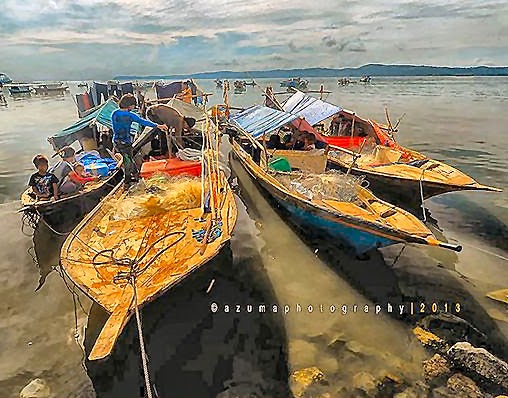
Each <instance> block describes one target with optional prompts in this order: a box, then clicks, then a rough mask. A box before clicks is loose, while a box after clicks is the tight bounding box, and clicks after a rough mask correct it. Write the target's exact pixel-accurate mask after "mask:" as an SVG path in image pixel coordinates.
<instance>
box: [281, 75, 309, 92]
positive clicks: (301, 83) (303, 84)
mask: <svg viewBox="0 0 508 398" xmlns="http://www.w3.org/2000/svg"><path fill="white" fill-rule="evenodd" d="M308 85H309V81H308V80H305V79H301V78H299V77H292V78H290V79H286V80H283V81H281V82H280V86H281V87H287V88H288V89H289V88H290V89H297V90H306V89H307V86H308Z"/></svg>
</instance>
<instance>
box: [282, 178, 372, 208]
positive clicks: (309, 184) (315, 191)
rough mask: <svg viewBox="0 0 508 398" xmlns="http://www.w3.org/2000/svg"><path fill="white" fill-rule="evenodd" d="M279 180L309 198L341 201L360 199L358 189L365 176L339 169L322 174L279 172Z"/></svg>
mask: <svg viewBox="0 0 508 398" xmlns="http://www.w3.org/2000/svg"><path fill="white" fill-rule="evenodd" d="M276 178H277V180H278V181H279V182H280V183H281V184H282V185H284V186H285V187H286V188H288V189H289V190H291V191H293V192H298V193H299V194H301V195H304V196H305V197H306V198H307V199H309V200H313V199H314V200H322V199H334V200H338V201H339V202H356V201H358V196H357V190H358V187H359V186H360V185H361V184H362V183H363V180H364V177H363V176H354V175H346V174H344V173H342V172H340V171H338V170H329V171H327V172H325V173H322V174H309V173H298V172H292V173H277V175H276Z"/></svg>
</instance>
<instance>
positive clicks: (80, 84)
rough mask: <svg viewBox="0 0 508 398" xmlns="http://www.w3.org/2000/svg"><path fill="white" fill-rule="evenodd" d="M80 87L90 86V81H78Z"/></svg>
mask: <svg viewBox="0 0 508 398" xmlns="http://www.w3.org/2000/svg"><path fill="white" fill-rule="evenodd" d="M78 87H86V88H88V83H87V82H80V83H78Z"/></svg>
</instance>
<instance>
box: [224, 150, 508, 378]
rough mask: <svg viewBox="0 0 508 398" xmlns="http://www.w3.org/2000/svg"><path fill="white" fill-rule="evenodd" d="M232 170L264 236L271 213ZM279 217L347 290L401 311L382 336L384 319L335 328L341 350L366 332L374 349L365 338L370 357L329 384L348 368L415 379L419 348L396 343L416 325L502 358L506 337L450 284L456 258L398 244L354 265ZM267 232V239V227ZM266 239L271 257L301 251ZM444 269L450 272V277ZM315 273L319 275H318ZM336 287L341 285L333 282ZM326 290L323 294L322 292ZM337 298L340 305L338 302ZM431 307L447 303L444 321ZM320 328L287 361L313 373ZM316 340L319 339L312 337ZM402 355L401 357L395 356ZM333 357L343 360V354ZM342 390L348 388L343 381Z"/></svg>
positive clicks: (294, 264)
mask: <svg viewBox="0 0 508 398" xmlns="http://www.w3.org/2000/svg"><path fill="white" fill-rule="evenodd" d="M232 166H233V167H232V168H233V170H234V171H235V173H236V174H237V175H238V178H239V181H240V183H241V188H242V197H243V198H244V200H246V203H247V206H248V208H249V210H250V211H249V213H250V215H251V217H253V218H256V219H259V222H262V223H263V229H266V230H268V229H269V227H268V225H270V224H274V222H275V220H274V214H275V213H273V214H272V215H269V212H267V210H266V209H264V206H265V204H264V203H263V199H261V198H262V197H261V195H260V194H259V191H258V193H256V191H257V188H256V187H254V186H253V184H252V182H251V181H250V177H249V176H248V175H247V174H246V173H245V171H243V169H241V166H240V165H239V163H238V162H237V161H234V160H233V163H232ZM250 197H252V198H250ZM268 201H269V200H268ZM267 204H268V203H267ZM272 205H273V203H272ZM281 215H282V217H283V218H285V219H286V222H288V224H289V226H290V227H291V228H292V229H293V231H295V232H297V234H298V236H299V237H300V238H301V239H302V240H303V241H304V242H305V244H306V245H307V246H308V247H309V248H310V250H311V251H312V252H313V253H316V255H317V257H318V258H319V259H321V260H322V261H323V264H326V265H327V266H328V267H330V269H332V270H333V271H334V272H336V274H337V275H338V276H339V277H340V278H341V279H342V280H345V281H347V283H348V285H349V286H352V287H353V289H355V290H356V291H357V292H359V293H360V294H361V295H362V296H364V297H365V298H367V299H368V300H370V301H371V302H372V303H379V304H381V305H383V306H384V307H385V306H386V303H391V304H392V306H393V307H396V306H397V305H398V304H406V311H405V313H404V314H402V315H400V314H398V313H397V312H396V311H395V312H392V313H390V314H389V315H390V317H391V318H394V319H396V320H403V321H405V323H406V325H407V326H404V325H403V324H401V323H398V324H392V323H390V328H391V330H390V331H387V330H386V329H384V330H383V321H382V320H384V319H383V317H378V318H377V320H374V322H372V321H373V320H372V318H371V319H366V320H363V321H362V322H358V321H357V320H355V322H353V323H354V324H353V325H351V324H349V325H347V324H345V323H341V326H342V328H341V329H339V333H344V334H345V336H342V337H340V341H343V342H344V344H347V343H346V341H349V342H351V341H353V342H355V341H357V340H359V341H361V340H360V339H361V338H362V337H363V334H367V333H368V332H366V329H367V330H369V332H370V333H369V334H370V335H371V336H372V338H373V339H376V340H377V342H375V343H373V342H372V341H369V340H367V341H365V339H364V340H363V343H364V344H365V346H366V347H365V348H364V351H367V352H369V354H368V355H367V358H365V357H364V358H362V360H361V361H360V362H356V363H354V362H353V363H351V364H349V366H348V371H347V372H344V370H342V369H341V372H340V374H338V375H337V380H335V381H334V382H337V381H339V380H340V379H346V380H347V374H348V373H351V372H352V373H354V372H355V368H356V372H358V371H361V370H364V369H370V370H371V371H372V373H373V374H376V372H378V373H379V372H383V370H384V371H385V372H386V369H393V370H394V371H395V372H399V374H403V375H404V376H405V377H407V378H408V379H409V380H415V378H416V379H417V378H418V377H419V372H420V370H419V369H418V366H417V365H418V363H419V361H418V360H417V359H416V358H418V357H420V356H421V355H422V353H421V351H420V350H421V347H420V346H418V345H417V346H415V345H414V344H413V343H412V338H411V337H409V336H405V337H403V336H404V331H403V330H401V329H405V330H407V331H408V332H409V328H413V327H414V326H415V325H416V324H417V323H419V322H423V323H424V324H425V325H427V326H428V327H430V328H431V330H433V331H434V332H436V333H437V334H438V335H441V336H443V337H446V338H447V340H448V341H450V342H452V343H453V342H455V341H470V342H471V343H472V344H474V345H476V346H481V347H485V348H487V349H489V350H491V351H492V352H494V353H496V354H498V355H499V356H501V357H503V358H507V356H508V350H507V347H508V346H507V344H506V343H507V336H505V335H503V333H502V332H501V331H500V329H499V327H498V325H497V324H496V323H495V322H494V321H493V319H492V318H491V317H490V315H489V314H488V313H487V311H486V310H485V308H484V307H483V306H482V304H481V303H479V302H478V300H477V299H476V298H475V297H474V296H473V294H472V293H471V291H469V290H468V289H467V288H466V287H465V286H464V283H463V281H462V280H461V279H460V278H457V273H456V272H455V264H457V263H458V256H457V253H455V252H450V251H446V250H443V249H440V248H431V247H418V246H416V245H409V246H407V247H406V248H405V249H404V250H401V249H403V246H402V245H398V246H394V247H393V248H386V249H384V250H382V251H373V252H371V253H369V257H368V258H367V259H363V260H359V259H355V258H354V257H352V256H351V255H350V254H349V253H347V252H344V251H343V250H342V249H341V248H340V247H339V246H338V245H337V243H336V242H335V241H333V240H331V239H330V238H328V237H327V236H323V235H316V234H315V233H314V232H313V231H308V230H302V229H300V228H298V227H296V226H295V225H293V224H291V223H290V220H288V219H287V217H285V215H284V214H282V213H281ZM275 217H276V216H275ZM270 230H271V231H272V232H273V227H272V228H270ZM269 236H270V240H269V241H267V246H266V247H265V250H267V251H270V253H273V252H275V251H277V248H276V246H278V245H280V246H282V247H284V248H287V247H291V248H292V249H291V251H292V252H293V251H298V252H299V251H300V250H298V249H297V247H296V245H297V243H296V242H290V241H289V240H290V239H288V238H287V237H286V236H284V238H282V236H281V235H278V234H274V233H270V234H269ZM279 252H280V250H279ZM283 255H284V257H285V260H287V262H289V263H290V264H291V268H292V269H293V272H294V273H298V272H303V270H302V269H300V268H299V264H298V263H299V262H300V263H301V262H302V260H300V259H298V260H296V259H294V256H292V255H291V253H288V252H287V251H285V252H284V254H283ZM385 258H386V260H385ZM292 259H293V260H294V261H292ZM442 264H445V265H446V267H444V266H442ZM316 265H317V264H316ZM302 266H306V267H308V268H311V269H312V268H314V267H315V266H314V265H313V264H312V263H306V264H302ZM447 268H448V269H447ZM450 269H451V270H453V272H450V271H449V270H450ZM319 272H320V273H323V274H326V272H325V271H324V270H322V269H321V270H320V271H319ZM294 273H293V274H291V278H290V277H289V276H287V278H286V279H287V283H291V284H292V285H294V284H295V279H296V277H295V275H294ZM290 279H291V282H290ZM273 283H274V286H275V288H276V289H277V287H278V286H279V284H280V281H276V280H273ZM311 283H312V284H315V285H316V286H319V295H321V296H323V297H327V296H328V295H329V294H332V291H336V290H337V288H336V287H333V288H330V287H327V286H326V284H325V283H323V282H321V280H320V279H319V281H318V276H317V275H315V276H313V277H312V282H311ZM337 285H339V286H340V284H339V283H337ZM310 286H312V285H309V286H308V288H309V287H310ZM349 286H347V287H346V288H345V289H344V290H338V291H336V296H334V297H333V298H332V300H333V302H334V303H335V302H337V301H339V302H347V303H351V301H348V298H349V297H351V292H350V291H349V290H350V288H349ZM328 289H330V291H327V290H328ZM290 294H291V293H290ZM298 294H299V295H302V293H301V292H298ZM315 294H317V292H315ZM311 297H312V299H313V300H315V298H316V296H315V295H314V294H313V295H312V296H311ZM339 297H340V298H341V299H342V300H343V301H340V298H339ZM353 297H355V295H353ZM363 301H365V299H364V300H363ZM354 302H358V297H356V301H354ZM360 302H361V301H360ZM411 302H413V303H422V302H423V303H425V304H426V309H425V312H424V313H416V314H414V315H410V314H408V312H409V311H408V307H409V305H410V303H411ZM434 302H435V303H438V304H439V305H440V306H441V308H444V303H449V308H450V310H449V314H450V316H445V317H439V316H438V317H435V316H433V315H432V311H431V309H430V306H431V304H432V303H434ZM451 303H459V304H460V306H461V309H460V312H457V311H456V310H455V309H454V310H453V311H452V310H451ZM416 311H418V309H417V310H416ZM288 325H289V321H288ZM408 326H409V327H408ZM326 329H327V327H326V326H324V325H323V327H322V328H321V330H319V331H316V332H315V333H314V335H310V336H309V335H307V336H305V337H304V338H303V340H304V341H305V344H304V346H303V347H306V348H302V344H303V343H298V344H299V347H298V348H297V349H296V354H295V355H294V356H293V361H294V362H296V363H297V364H302V365H305V366H313V365H314V364H315V363H316V362H319V359H318V358H316V357H315V356H313V355H311V356H310V358H313V359H312V361H313V362H314V363H312V362H310V361H309V355H310V354H309V350H310V351H312V350H314V349H315V348H312V344H309V343H313V344H314V345H317V346H318V347H319V348H318V349H319V350H320V351H322V354H321V355H323V356H324V355H325V353H326V351H327V349H329V347H330V339H328V340H327V338H328V336H329V335H330V332H329V331H327V330H326ZM332 330H335V331H336V333H337V329H336V328H335V327H332ZM288 333H289V339H290V352H291V341H292V335H293V333H292V328H291V327H290V326H288ZM297 333H298V332H297ZM316 336H319V337H318V338H316ZM396 336H398V338H397V337H396ZM380 343H381V344H380ZM401 348H402V349H405V350H406V353H405V355H404V354H402V353H401V352H400V350H401ZM306 351H307V352H306ZM376 351H377V353H376ZM373 352H374V354H373ZM340 355H343V353H342V354H340ZM407 355H409V357H408V356H407ZM302 358H303V361H302ZM305 358H307V359H305ZM346 358H347V357H346ZM373 362H375V363H373ZM323 363H325V364H326V360H323ZM402 364H404V365H402ZM291 365H292V364H291V355H290V367H291V369H293V370H294V367H293V366H291ZM415 365H416V366H415ZM322 366H323V365H322ZM324 366H326V365H324ZM383 368H384V369H383ZM332 371H333V367H332ZM345 376H346V377H345ZM347 383H350V381H348V382H347Z"/></svg>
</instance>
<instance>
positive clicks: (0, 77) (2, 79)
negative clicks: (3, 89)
mask: <svg viewBox="0 0 508 398" xmlns="http://www.w3.org/2000/svg"><path fill="white" fill-rule="evenodd" d="M9 83H12V79H11V78H10V77H9V76H7V75H6V74H5V73H0V85H2V84H9Z"/></svg>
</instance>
